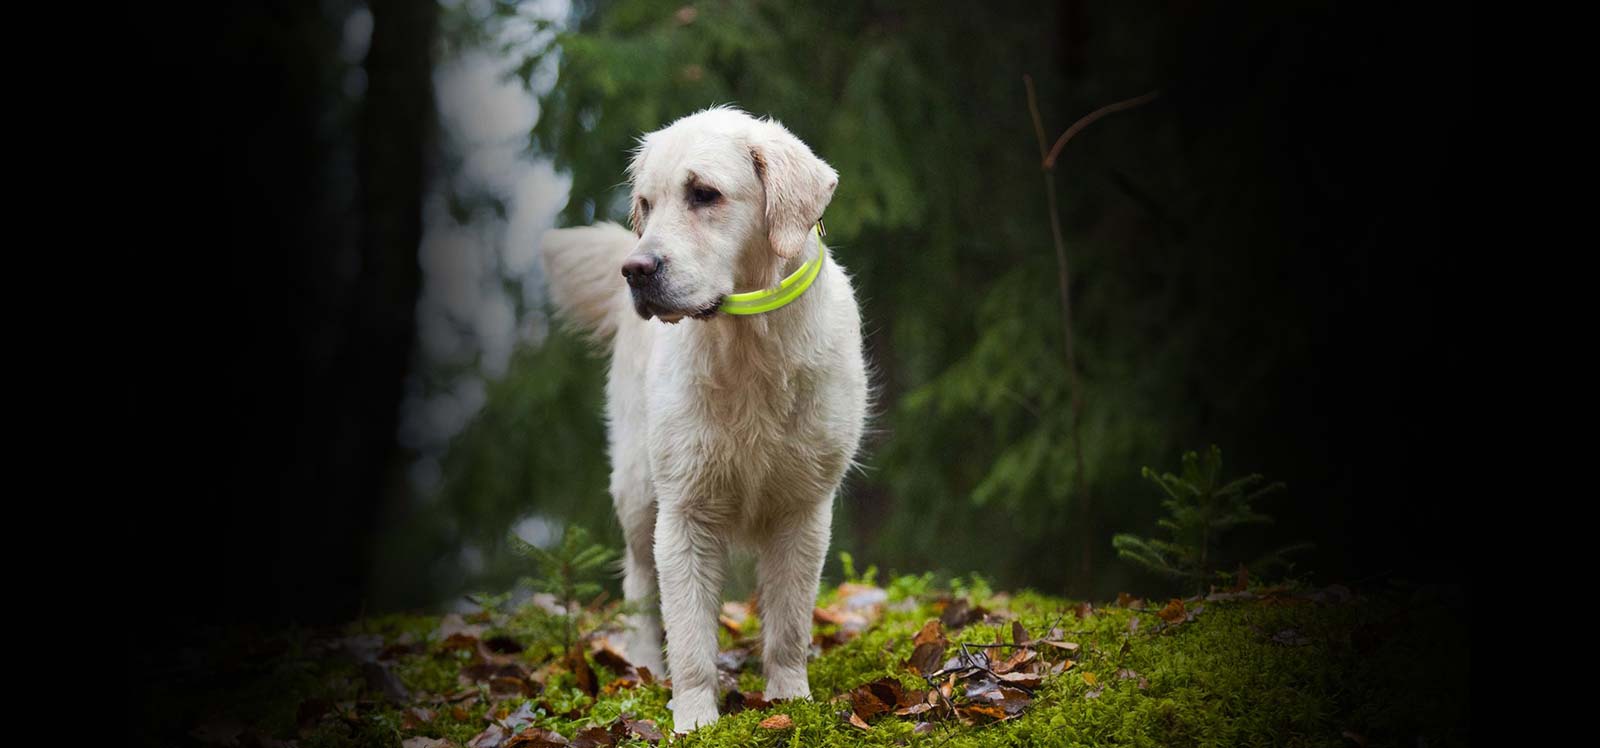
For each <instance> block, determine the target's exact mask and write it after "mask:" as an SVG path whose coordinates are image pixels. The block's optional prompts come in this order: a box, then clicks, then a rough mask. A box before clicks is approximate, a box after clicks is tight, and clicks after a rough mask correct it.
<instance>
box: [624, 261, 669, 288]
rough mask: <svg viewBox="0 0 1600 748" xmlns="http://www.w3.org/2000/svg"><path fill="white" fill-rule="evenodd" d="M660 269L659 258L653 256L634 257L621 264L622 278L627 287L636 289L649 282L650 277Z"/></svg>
mask: <svg viewBox="0 0 1600 748" xmlns="http://www.w3.org/2000/svg"><path fill="white" fill-rule="evenodd" d="M660 269H661V258H660V257H657V256H655V255H634V256H632V257H629V258H628V260H627V261H626V262H624V263H622V277H624V278H627V279H628V285H630V286H633V287H634V288H638V287H640V286H642V285H644V284H646V283H649V282H650V277H651V276H653V275H655V274H656V271H657V270H660Z"/></svg>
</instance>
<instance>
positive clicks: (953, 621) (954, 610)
mask: <svg viewBox="0 0 1600 748" xmlns="http://www.w3.org/2000/svg"><path fill="white" fill-rule="evenodd" d="M988 612H989V611H987V610H984V609H983V607H982V606H973V605H972V604H971V603H969V602H967V601H966V600H955V601H953V602H951V603H950V604H948V605H946V606H945V608H944V612H943V613H941V614H939V622H940V623H942V624H944V627H945V628H948V629H958V628H961V627H963V626H965V625H967V624H969V623H972V622H973V621H978V620H982V619H983V617H984V616H985V615H987V614H988Z"/></svg>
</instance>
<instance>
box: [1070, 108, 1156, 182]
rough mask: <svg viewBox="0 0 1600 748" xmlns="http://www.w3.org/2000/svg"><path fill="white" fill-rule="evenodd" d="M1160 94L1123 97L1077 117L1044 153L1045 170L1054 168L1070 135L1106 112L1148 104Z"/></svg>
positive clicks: (1115, 111) (1080, 130) (1113, 112)
mask: <svg viewBox="0 0 1600 748" xmlns="http://www.w3.org/2000/svg"><path fill="white" fill-rule="evenodd" d="M1160 95H1161V92H1160V91H1151V92H1150V93H1147V94H1144V95H1143V96H1135V97H1133V98H1131V99H1123V100H1122V101H1119V102H1117V103H1115V104H1107V105H1105V106H1103V107H1100V108H1099V109H1096V110H1094V111H1092V112H1090V113H1088V114H1085V115H1083V117H1081V118H1079V119H1078V121H1077V122H1074V123H1072V127H1069V128H1067V131H1066V132H1064V133H1061V137H1059V138H1056V144H1055V145H1053V146H1050V152H1049V153H1048V154H1044V169H1045V171H1050V170H1051V169H1054V168H1056V157H1057V156H1059V155H1061V148H1062V146H1065V145H1066V144H1067V141H1069V140H1071V139H1072V136H1074V135H1077V134H1078V133H1080V132H1083V128H1085V127H1088V126H1089V125H1092V124H1094V121H1095V120H1097V119H1100V118H1101V117H1104V116H1106V115H1108V114H1116V113H1117V112H1121V111H1125V110H1128V109H1132V108H1134V107H1136V106H1140V105H1143V104H1148V103H1150V102H1151V101H1153V100H1155V98H1156V97H1158V96H1160Z"/></svg>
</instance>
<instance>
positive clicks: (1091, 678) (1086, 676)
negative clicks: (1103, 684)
mask: <svg viewBox="0 0 1600 748" xmlns="http://www.w3.org/2000/svg"><path fill="white" fill-rule="evenodd" d="M1083 682H1084V683H1087V684H1089V685H1091V686H1094V685H1098V684H1099V683H1100V677H1099V676H1097V675H1095V674H1094V673H1091V672H1088V671H1084V673H1083Z"/></svg>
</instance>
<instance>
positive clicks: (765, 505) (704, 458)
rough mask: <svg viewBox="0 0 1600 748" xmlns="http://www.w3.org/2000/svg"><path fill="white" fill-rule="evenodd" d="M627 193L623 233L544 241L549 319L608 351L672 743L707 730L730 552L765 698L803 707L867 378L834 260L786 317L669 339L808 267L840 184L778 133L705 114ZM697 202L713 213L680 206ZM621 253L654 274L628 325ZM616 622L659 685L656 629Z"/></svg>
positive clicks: (632, 554) (635, 572) (633, 577)
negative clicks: (738, 295)
mask: <svg viewBox="0 0 1600 748" xmlns="http://www.w3.org/2000/svg"><path fill="white" fill-rule="evenodd" d="M630 174H631V176H632V184H633V188H634V195H633V201H634V223H635V230H636V232H637V234H635V233H633V232H629V231H627V230H626V229H623V228H622V227H620V226H616V225H613V224H603V225H600V226H594V227H586V228H578V229H560V230H555V231H552V232H550V233H548V234H546V235H545V237H544V240H543V249H542V256H543V257H544V263H545V269H546V273H547V276H548V277H549V279H550V283H551V285H552V289H551V296H552V298H553V299H555V300H556V303H557V305H558V307H559V308H560V309H561V311H562V313H563V314H564V315H565V316H566V317H567V318H568V319H569V320H570V321H572V322H573V323H575V324H576V325H578V326H580V327H581V328H583V329H584V330H586V331H588V332H590V333H591V334H593V335H595V336H596V337H597V338H598V339H601V340H605V339H607V338H609V339H610V342H611V355H612V358H611V369H610V374H609V379H608V382H607V385H606V397H607V403H606V413H607V417H608V419H609V424H610V429H609V432H610V447H611V462H612V473H611V494H612V498H613V501H614V503H615V505H616V510H617V518H618V519H619V520H620V521H621V524H622V528H623V533H624V535H625V536H626V538H627V549H626V553H625V560H624V564H625V568H624V574H625V578H624V582H623V591H624V593H625V596H626V598H627V599H628V600H630V601H636V602H641V603H643V602H645V601H648V600H649V599H650V598H651V597H652V596H653V595H654V593H655V592H656V590H657V589H659V590H660V591H661V594H660V612H661V619H660V620H661V621H662V622H664V623H665V628H666V645H667V660H668V663H669V664H670V674H671V677H672V683H673V701H672V711H673V722H674V726H675V728H676V729H677V730H678V731H680V732H687V731H689V730H692V729H694V728H695V727H697V726H700V725H703V724H707V723H710V722H713V721H715V720H716V719H717V670H716V655H717V612H718V609H719V608H720V606H721V590H722V581H723V573H724V569H725V565H726V554H727V551H728V549H729V547H730V546H731V545H733V544H739V545H741V546H745V547H748V548H750V549H751V550H753V551H754V553H755V555H756V564H757V572H758V579H759V581H758V593H757V594H758V600H759V609H760V615H761V622H762V632H763V652H762V662H763V665H764V667H765V675H766V679H767V690H766V696H767V698H774V699H778V698H807V697H809V696H810V694H811V690H810V686H809V685H808V682H807V678H806V659H807V655H808V654H809V651H810V644H811V615H812V606H813V605H814V604H815V600H816V595H817V585H818V579H819V576H820V575H821V572H822V564H823V559H824V557H825V555H826V552H827V548H828V538H829V531H830V527H831V523H832V505H833V497H834V495H835V493H836V492H837V491H838V489H839V485H840V482H841V480H842V479H843V477H844V474H845V471H846V470H847V469H848V468H849V466H850V465H851V464H852V460H853V458H854V455H855V453H856V449H857V446H858V444H859V442H860V439H861V434H862V429H863V427H864V423H865V418H866V408H867V397H868V395H867V376H866V371H865V366H864V362H863V358H862V347H861V319H860V312H859V310H858V308H857V305H856V299H855V294H854V292H853V291H852V290H851V286H850V279H849V277H848V276H847V275H846V273H845V271H844V268H843V267H841V266H840V265H839V264H838V262H837V258H836V257H835V256H834V255H833V254H831V253H830V254H829V256H828V260H827V262H826V263H825V264H824V265H823V267H822V270H821V273H820V275H819V276H818V277H817V279H816V281H815V282H814V283H813V285H812V286H811V288H810V289H809V290H807V291H806V292H805V294H804V295H802V296H801V297H800V298H799V299H798V300H796V301H794V302H793V303H791V304H789V305H788V306H785V307H783V308H781V309H778V310H775V311H772V312H768V313H766V314H762V315H756V316H744V317H736V316H729V315H726V314H721V313H718V314H716V315H715V316H712V317H710V318H709V319H704V320H701V319H688V320H684V321H683V322H681V323H678V320H680V319H683V317H684V316H686V315H690V314H692V313H693V312H695V311H696V310H701V309H705V308H707V307H708V305H711V304H714V303H715V301H716V300H717V299H719V298H720V297H721V296H724V295H726V294H728V293H732V292H736V291H738V292H743V291H754V290H758V289H761V288H766V287H769V286H772V285H775V284H776V283H777V282H778V281H779V280H780V279H782V278H783V277H784V276H786V275H787V274H788V273H790V272H792V271H794V270H795V269H796V268H798V267H799V266H800V265H801V264H803V263H804V262H806V261H807V260H810V259H811V258H812V257H815V256H816V253H817V252H818V251H819V248H818V246H817V242H816V240H815V239H814V238H812V237H811V235H810V233H809V232H810V228H811V225H812V224H813V223H815V221H816V220H817V219H818V218H819V217H820V216H821V213H822V210H823V208H825V207H826V206H827V203H828V201H829V199H831V197H832V194H833V189H834V187H835V186H836V185H837V183H838V175H837V174H836V173H835V172H834V171H833V169H832V168H830V167H828V165H827V164H826V163H824V162H823V161H822V160H821V159H819V158H817V157H816V156H815V155H814V154H812V152H811V150H810V149H809V148H808V147H806V145H805V144H804V143H801V142H800V141H799V140H798V139H797V138H795V137H794V136H793V135H791V134H790V133H789V132H788V131H787V130H785V129H784V128H783V127H782V126H781V125H779V124H777V123H776V122H772V121H770V120H757V119H755V118H752V117H750V116H749V115H747V114H745V113H743V112H740V111H738V110H735V109H729V108H717V109H711V110H707V111H704V112H700V113H697V114H694V115H690V116H688V117H685V118H683V119H680V120H678V121H676V122H674V123H673V124H671V125H670V126H668V127H666V128H663V129H661V130H658V131H656V132H653V133H650V134H649V135H647V136H645V137H644V138H642V139H641V141H640V148H639V150H638V151H637V152H636V154H635V156H634V160H633V164H632V166H631V167H630ZM696 185H698V186H701V187H712V188H714V189H716V190H717V191H718V192H720V193H721V195H722V199H721V200H720V201H718V202H717V203H716V204H715V205H712V206H703V205H702V206H696V205H693V204H691V202H690V201H689V199H688V198H687V196H686V190H689V189H691V188H692V186H696ZM645 201H648V204H649V206H650V207H649V209H648V210H645V209H644V204H645ZM637 252H649V253H654V254H656V255H658V256H660V257H662V258H663V266H662V270H661V273H662V276H661V278H660V279H659V280H660V281H661V284H662V290H661V295H660V297H659V298H658V299H657V300H656V301H657V302H659V303H655V304H654V306H650V307H649V308H648V309H645V310H643V311H641V310H640V309H639V308H638V307H636V305H635V303H634V297H633V295H632V292H630V289H629V288H628V286H627V284H626V282H625V281H624V279H623V277H622V274H621V265H622V262H623V260H624V258H626V257H627V256H628V255H629V254H632V253H637ZM647 313H648V314H653V315H654V318H653V319H641V318H640V314H647ZM668 322H671V323H675V324H668ZM630 623H631V624H632V630H631V633H630V635H629V639H628V642H627V645H626V646H627V654H628V656H629V657H630V658H632V659H633V660H634V661H635V662H636V663H638V664H641V665H645V666H647V667H650V668H651V670H652V671H654V672H657V673H661V672H662V668H661V665H662V662H661V629H660V626H659V624H658V623H657V622H656V619H655V617H654V616H652V615H648V614H644V615H640V616H636V617H635V618H634V619H633V620H632V621H630Z"/></svg>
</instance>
